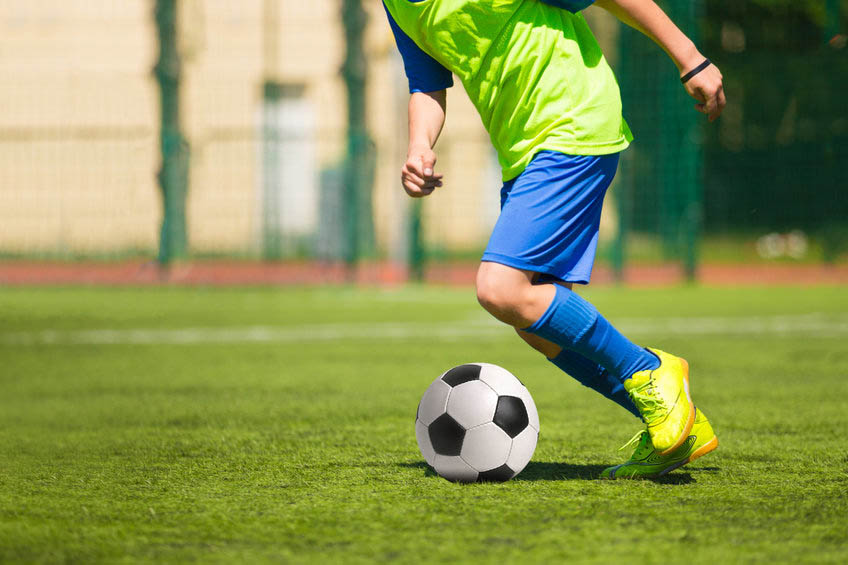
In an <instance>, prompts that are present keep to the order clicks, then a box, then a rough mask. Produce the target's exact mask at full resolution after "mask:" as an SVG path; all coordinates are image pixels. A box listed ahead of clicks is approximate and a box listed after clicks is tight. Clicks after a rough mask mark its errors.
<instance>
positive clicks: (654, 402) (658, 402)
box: [630, 379, 668, 422]
mask: <svg viewBox="0 0 848 565" xmlns="http://www.w3.org/2000/svg"><path fill="white" fill-rule="evenodd" d="M630 398H632V399H633V403H634V404H635V405H636V407H637V408H639V412H640V413H641V414H642V417H643V418H644V420H645V421H646V422H650V421H651V420H653V419H654V418H655V417H656V416H662V415H664V414H666V413H667V412H668V408H667V405H666V402H665V399H664V398H662V397H661V396H659V395H658V394H657V391H656V387H655V386H654V380H653V379H651V380H649V381H648V382H646V383H645V384H643V385H641V386H639V387H636V388H634V389H633V390H631V391H630Z"/></svg>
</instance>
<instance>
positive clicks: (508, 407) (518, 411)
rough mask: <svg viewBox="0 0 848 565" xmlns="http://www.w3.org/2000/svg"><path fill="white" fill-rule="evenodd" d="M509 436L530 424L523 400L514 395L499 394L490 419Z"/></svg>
mask: <svg viewBox="0 0 848 565" xmlns="http://www.w3.org/2000/svg"><path fill="white" fill-rule="evenodd" d="M492 421H493V422H495V424H497V426H498V427H499V428H500V429H502V430H503V431H505V432H506V433H507V435H508V436H509V437H513V438H514V437H515V436H517V435H518V434H520V433H521V432H523V431H524V428H526V427H527V426H528V425H529V424H530V418H529V417H528V416H527V408H526V407H525V406H524V402H523V401H522V400H521V399H520V398H517V397H515V396H501V397H500V398H498V406H497V408H495V417H494V418H493V419H492Z"/></svg>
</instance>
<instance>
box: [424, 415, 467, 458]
mask: <svg viewBox="0 0 848 565" xmlns="http://www.w3.org/2000/svg"><path fill="white" fill-rule="evenodd" d="M427 431H428V432H429V434H430V443H431V444H433V449H434V450H435V451H436V453H438V454H439V455H459V452H460V451H462V440H463V439H465V428H463V427H462V426H460V425H459V423H458V422H457V421H456V420H454V419H453V418H451V417H450V415H448V414H442V415H441V416H439V417H438V418H436V419H435V420H433V423H432V424H430V425H429V426H428V429H427Z"/></svg>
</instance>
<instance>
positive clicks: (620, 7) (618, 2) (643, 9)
mask: <svg viewBox="0 0 848 565" xmlns="http://www.w3.org/2000/svg"><path fill="white" fill-rule="evenodd" d="M595 5H596V6H598V7H600V8H603V9H605V10H607V11H608V12H609V13H611V14H612V15H614V16H615V17H617V18H618V19H619V20H621V21H622V22H624V23H625V24H627V25H629V26H630V27H632V28H634V29H636V30H638V31H640V32H642V33H643V34H645V35H646V36H648V37H649V38H650V39H651V40H653V41H654V43H656V44H657V45H659V46H660V47H661V48H662V49H663V50H664V51H665V52H666V53H667V54H668V56H669V57H670V58H671V60H672V61H674V64H675V65H676V66H677V69H678V70H679V71H680V74H681V75H682V74H684V73H686V72H687V71H689V70H691V69H692V68H694V67H696V66H697V65H699V64H700V63H701V62H703V60H704V57H703V56H702V55H701V54H700V53H699V52H698V48H697V47H696V46H695V44H694V43H692V40H690V39H689V38H688V37H686V35H685V34H684V33H683V32H682V31H680V29H679V28H678V27H677V26H676V25H675V24H674V22H672V21H671V19H670V18H669V17H668V16H667V15H666V14H665V12H663V11H662V9H661V8H660V7H659V6H657V5H656V4H655V3H654V2H653V1H652V0H596V1H595Z"/></svg>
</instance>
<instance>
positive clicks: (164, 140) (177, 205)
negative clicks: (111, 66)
mask: <svg viewBox="0 0 848 565" xmlns="http://www.w3.org/2000/svg"><path fill="white" fill-rule="evenodd" d="M154 15H155V19H156V29H157V32H158V37H159V58H158V60H157V61H156V66H155V67H154V69H153V71H154V74H155V75H156V78H157V80H158V82H159V93H160V102H161V104H160V108H161V112H160V117H161V129H160V148H161V152H162V168H161V169H160V171H159V187H160V189H161V190H162V209H163V213H162V230H161V234H160V239H159V255H158V261H159V263H160V264H161V265H168V264H169V263H170V262H171V261H173V260H174V259H181V258H184V257H185V256H186V254H187V250H188V239H187V235H186V195H187V192H188V167H189V147H188V142H187V141H186V139H185V137H184V136H183V134H182V131H181V129H180V76H181V72H182V62H181V60H180V53H179V50H178V47H177V2H176V0H156V7H155V14H154Z"/></svg>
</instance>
